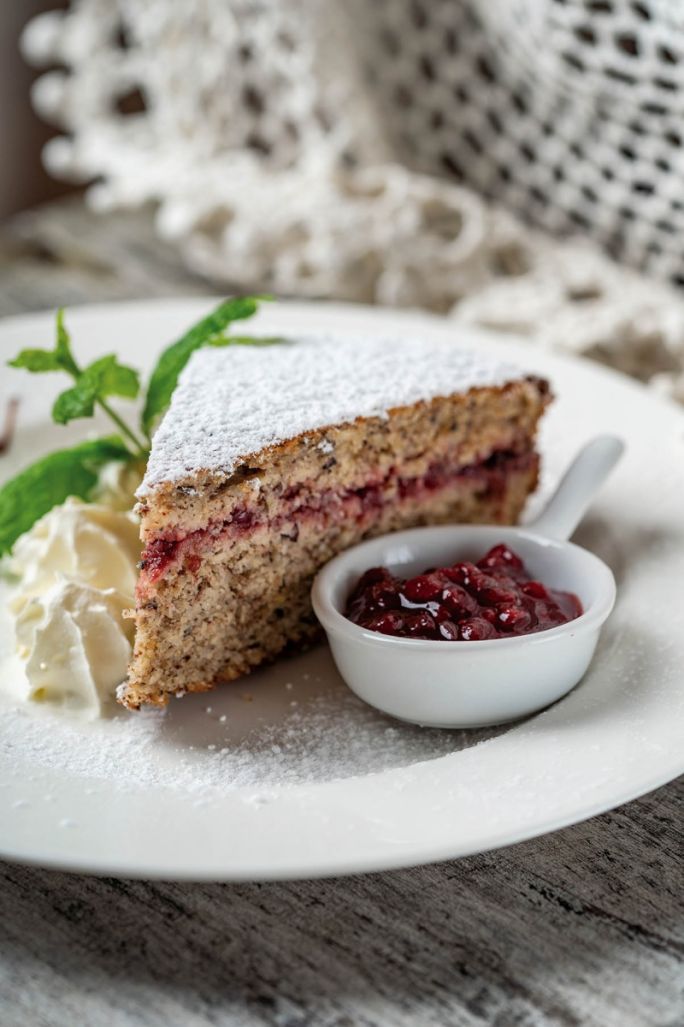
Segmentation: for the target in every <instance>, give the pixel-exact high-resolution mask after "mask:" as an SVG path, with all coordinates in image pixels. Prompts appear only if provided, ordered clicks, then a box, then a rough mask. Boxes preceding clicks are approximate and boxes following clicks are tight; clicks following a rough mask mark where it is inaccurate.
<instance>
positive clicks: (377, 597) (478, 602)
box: [345, 545, 583, 642]
mask: <svg viewBox="0 0 684 1027" xmlns="http://www.w3.org/2000/svg"><path fill="white" fill-rule="evenodd" d="M582 612H583V610H582V604H581V602H580V600H579V599H578V597H577V596H576V595H574V594H573V593H572V592H561V591H559V590H557V589H553V588H547V586H546V585H544V584H542V582H541V581H536V580H535V579H533V578H531V577H530V575H529V572H528V571H527V569H526V568H525V565H524V564H523V562H522V560H521V559H520V557H519V556H516V554H515V553H514V552H513V551H512V550H511V549H509V548H508V546H505V545H498V546H494V548H493V549H490V551H489V552H488V553H487V554H486V555H485V556H483V557H482V559H481V560H478V562H477V563H470V562H469V561H461V562H459V563H454V564H452V565H451V566H449V567H438V568H434V569H431V570H428V571H425V572H424V573H423V574H418V575H417V576H416V577H413V578H408V579H402V578H396V577H394V576H393V575H392V574H391V573H390V572H389V570H388V569H387V568H386V567H372V568H371V569H370V570H368V571H366V573H365V574H363V575H362V577H361V578H360V579H359V581H358V582H357V584H356V586H355V587H354V589H353V591H352V593H351V595H350V596H349V599H348V600H347V607H346V610H345V616H346V617H348V618H349V620H351V621H353V622H354V624H358V625H359V626H360V627H363V628H368V629H369V630H370V631H378V632H380V633H381V634H383V635H394V636H395V637H398V638H423V639H432V640H433V641H441V642H445V641H446V642H459V641H461V642H477V641H484V640H485V639H490V638H510V637H511V636H512V635H530V634H533V633H534V632H537V631H546V630H547V629H548V628H555V627H558V625H559V624H567V622H568V621H571V620H575V618H576V617H579V616H580V615H581V614H582Z"/></svg>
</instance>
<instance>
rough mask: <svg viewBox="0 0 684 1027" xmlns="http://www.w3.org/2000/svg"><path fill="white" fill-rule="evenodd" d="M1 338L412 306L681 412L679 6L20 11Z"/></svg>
mask: <svg viewBox="0 0 684 1027" xmlns="http://www.w3.org/2000/svg"><path fill="white" fill-rule="evenodd" d="M0 30H1V31H0V38H1V39H2V58H3V59H2V61H1V62H0V69H1V70H0V112H1V114H2V124H3V130H4V139H5V147H4V157H3V162H2V167H1V169H0V219H1V224H0V274H1V275H2V281H1V282H0V313H3V314H8V313H19V312H21V311H23V310H27V309H35V308H39V307H43V308H45V307H52V306H56V305H59V304H66V305H69V304H73V303H81V302H89V301H94V300H103V299H112V300H114V299H125V298H133V297H137V296H146V297H147V296H163V295H178V294H179V293H186V294H189V293H206V292H217V291H220V292H228V291H240V292H242V291H252V290H268V291H272V292H275V293H276V294H279V295H282V296H286V297H301V298H307V299H337V300H345V301H355V302H363V303H378V304H386V305H393V306H405V307H414V308H415V307H419V308H423V309H426V310H430V311H433V312H436V313H439V314H443V315H446V316H449V317H452V318H453V319H454V320H455V321H456V322H460V323H468V324H479V325H485V326H487V327H493V328H496V329H498V330H501V331H506V332H515V333H522V334H523V335H524V336H525V337H527V338H529V339H530V340H531V341H533V342H536V343H537V344H541V345H549V346H554V347H558V348H562V349H566V350H571V351H573V352H580V353H584V354H588V355H590V356H592V357H594V358H596V359H599V360H601V361H603V362H605V363H608V364H610V365H612V366H614V367H617V368H619V369H621V370H624V371H626V372H628V373H630V374H633V375H636V376H637V377H639V378H640V379H642V380H644V381H648V382H649V383H651V384H652V385H653V387H654V388H657V389H659V390H660V391H662V392H664V393H666V394H668V395H670V396H672V397H674V398H676V399H681V400H684V299H683V296H682V289H683V288H684V247H682V244H681V238H682V230H683V229H684V190H683V188H682V182H683V181H684V120H683V115H684V9H682V7H681V5H679V4H677V3H673V2H671V0H639V2H633V0H375V2H374V3H372V4H369V3H367V2H364V0H347V2H346V3H345V4H339V3H335V2H334V0H204V2H203V3H201V4H181V3H177V2H175V0H144V2H142V3H137V4H135V3H130V2H129V0H71V2H66V0H65V2H63V3H61V4H60V3H59V2H57V0H47V2H41V0H13V3H11V4H6V5H3V7H2V10H1V11H0Z"/></svg>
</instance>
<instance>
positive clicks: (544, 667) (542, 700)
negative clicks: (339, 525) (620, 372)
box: [312, 436, 624, 728]
mask: <svg viewBox="0 0 684 1027" xmlns="http://www.w3.org/2000/svg"><path fill="white" fill-rule="evenodd" d="M623 449H624V446H623V443H622V442H621V441H620V440H619V439H616V438H613V437H612V436H601V437H599V438H596V439H594V440H593V441H591V442H589V443H588V444H587V445H586V446H585V447H584V449H583V450H582V451H581V452H580V453H579V455H578V456H577V457H576V458H575V460H574V462H573V463H572V465H571V466H570V468H569V469H568V471H567V472H566V473H565V475H564V477H563V479H562V481H561V482H560V484H559V486H558V488H557V489H556V492H555V493H554V495H553V496H552V498H551V500H550V501H549V503H548V505H547V506H546V508H545V510H544V511H543V513H542V514H541V515H540V516H539V517H538V518H537V519H536V520H535V521H534V522H533V523H532V524H529V525H526V526H525V527H504V526H499V525H496V526H479V525H473V524H463V525H446V526H440V527H434V528H429V527H428V528H413V529H410V530H408V531H399V532H396V533H394V534H391V535H384V536H382V537H380V538H375V539H370V540H369V541H367V542H362V543H360V544H359V545H357V546H353V547H352V548H351V549H348V550H346V551H345V552H344V553H341V554H340V555H339V556H337V557H335V558H334V559H333V560H331V561H330V563H328V564H326V566H325V567H324V568H323V569H322V570H321V571H320V572H319V574H318V575H317V577H316V579H315V581H314V584H313V588H312V600H313V607H314V610H315V612H316V616H317V617H318V619H319V621H320V622H321V624H322V625H323V627H324V629H325V631H326V634H327V636H328V641H329V643H330V648H331V650H332V654H333V658H334V660H335V663H336V665H337V668H338V670H339V672H340V674H341V675H342V677H343V678H344V680H345V681H346V683H347V684H348V685H349V687H350V688H351V689H352V691H354V692H355V693H356V694H357V695H358V696H359V697H360V698H361V699H363V700H365V702H367V703H370V705H371V706H375V707H376V708H377V709H379V710H382V711H383V712H384V713H389V714H390V715H391V716H393V717H397V718H399V719H400V720H405V721H410V722H411V723H414V724H420V725H423V726H426V727H451V728H467V727H484V726H486V725H490V724H502V723H505V722H506V721H510V720H516V719H518V718H519V717H524V716H527V715H529V714H531V713H534V712H536V711H537V710H540V709H542V708H543V707H544V706H548V705H549V704H550V703H553V702H555V701H556V700H557V699H560V698H561V696H563V695H566V693H567V692H569V691H570V690H571V689H572V688H574V686H575V685H576V684H577V683H578V682H579V681H580V680H581V679H582V677H583V676H584V674H585V672H586V670H587V668H588V666H589V664H590V662H591V659H592V656H593V655H594V650H595V648H596V644H597V642H598V638H599V634H600V631H601V627H602V626H603V624H604V623H605V621H606V619H607V617H608V616H609V614H610V612H611V610H612V609H613V605H614V603H615V579H614V578H613V574H612V572H611V570H610V569H609V568H608V567H607V566H606V564H605V563H603V561H602V560H599V558H598V557H596V556H594V555H593V553H590V552H589V551H588V550H586V549H582V548H581V547H580V546H576V545H574V544H573V543H571V542H568V541H567V539H568V538H569V536H570V535H571V534H572V532H573V531H574V529H575V527H576V526H577V524H578V523H579V521H580V519H581V517H582V515H583V514H584V512H585V510H586V509H587V507H588V505H589V503H590V502H591V500H592V498H593V497H594V495H595V493H596V491H597V490H598V488H599V487H600V485H601V484H602V483H603V481H604V480H605V478H606V477H607V476H608V474H609V473H610V471H611V470H612V468H613V467H614V466H615V464H616V463H617V461H618V460H619V458H620V456H621V454H622V452H623ZM499 542H502V543H504V544H505V545H508V546H510V547H511V549H513V550H514V551H515V552H516V553H517V554H518V556H520V557H521V558H522V560H523V562H524V564H525V566H526V567H527V569H528V570H529V571H530V574H531V576H532V577H534V578H536V579H538V580H539V581H542V582H543V583H544V584H545V585H546V586H547V587H550V588H554V589H561V590H563V591H567V592H574V593H575V594H576V595H577V596H579V598H580V600H581V603H582V608H583V611H584V612H583V613H582V614H581V616H579V617H577V618H576V619H575V620H572V621H569V622H568V623H567V624H561V625H560V626H558V627H555V628H550V629H548V630H545V631H539V632H536V633H533V634H528V635H518V636H515V637H511V638H493V639H487V640H484V641H471V642H466V641H457V642H447V641H432V640H427V639H411V638H397V637H394V636H390V635H383V634H380V633H379V632H375V631H370V630H368V629H367V628H364V627H361V626H359V625H357V624H354V623H352V621H350V620H348V619H347V618H346V617H345V616H344V612H343V611H344V609H345V604H346V601H347V597H348V596H349V593H350V592H351V590H352V588H353V587H354V585H355V584H356V582H357V581H358V579H359V578H360V576H361V575H362V574H363V573H364V571H366V570H368V569H369V568H370V567H378V566H384V567H388V568H389V570H390V571H391V572H392V573H393V574H395V575H397V576H399V577H402V578H407V577H412V576H413V575H415V574H420V573H422V572H423V571H424V570H425V569H426V568H427V567H438V566H445V565H449V564H453V563H454V562H456V561H458V560H478V559H480V558H481V557H482V556H484V555H485V553H486V552H487V551H488V550H489V549H491V547H492V546H494V545H496V544H497V543H499Z"/></svg>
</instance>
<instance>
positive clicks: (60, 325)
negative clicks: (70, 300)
mask: <svg viewBox="0 0 684 1027" xmlns="http://www.w3.org/2000/svg"><path fill="white" fill-rule="evenodd" d="M56 332H57V341H56V343H55V354H56V356H57V359H58V360H59V366H60V367H61V368H63V370H65V371H67V372H68V373H69V374H73V375H74V376H76V375H77V374H78V364H77V363H76V361H75V360H74V358H73V354H72V352H71V336H70V335H69V333H68V331H67V330H66V327H65V325H64V307H60V308H59V310H58V311H57V318H56Z"/></svg>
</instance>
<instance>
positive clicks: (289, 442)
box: [120, 337, 550, 708]
mask: <svg viewBox="0 0 684 1027" xmlns="http://www.w3.org/2000/svg"><path fill="white" fill-rule="evenodd" d="M549 398H550V393H549V387H548V385H547V383H546V382H545V381H543V380H542V379H539V378H535V377H529V376H524V375H523V374H521V373H520V371H518V370H517V369H516V368H514V367H511V366H507V365H503V364H501V363H498V362H494V361H492V360H490V359H488V358H486V357H483V356H481V355H480V354H478V353H477V352H476V351H474V350H460V349H458V348H456V347H455V346H454V345H453V344H452V343H451V342H449V341H448V340H445V341H443V342H442V341H435V340H430V341H419V340H416V339H405V338H400V339H356V340H354V339H340V338H333V337H316V338H313V337H307V338H297V339H292V340H287V341H283V342H282V343H280V344H278V345H273V346H264V347H249V346H238V345H236V346H230V347H227V348H223V349H216V348H209V349H204V350H201V351H198V352H197V353H195V355H194V356H193V357H192V359H191V361H190V363H189V364H188V366H187V368H186V369H185V371H184V372H183V374H182V375H181V378H180V381H179V384H178V387H177V389H176V391H175V393H174V396H173V400H172V403H171V407H170V409H169V411H168V413H167V414H166V416H165V418H164V420H163V422H162V424H161V426H160V427H159V430H158V432H157V434H156V436H155V438H154V443H153V447H152V453H151V456H150V460H149V465H148V468H147V473H146V476H145V479H144V481H143V484H142V487H141V489H140V491H139V493H138V497H139V501H140V503H139V509H140V513H141V519H142V526H141V533H142V540H143V543H144V552H143V556H142V562H141V571H140V579H139V582H138V588H137V597H136V613H135V617H136V640H135V651H134V655H133V660H132V663H131V666H130V673H129V677H128V681H127V683H126V685H125V687H124V688H123V689H122V690H121V696H120V698H121V701H122V702H123V703H124V704H125V705H126V706H128V707H131V708H138V707H139V706H140V705H141V704H143V703H155V704H158V705H163V704H165V703H166V702H167V700H168V698H169V696H170V695H174V694H175V695H178V694H182V693H183V692H188V691H201V690H205V689H208V688H211V687H213V686H214V685H216V684H218V683H219V682H222V681H230V680H232V679H234V678H237V677H239V676H240V675H242V674H247V673H248V672H249V671H251V670H252V669H253V668H255V667H258V666H259V665H260V664H261V663H263V662H264V661H266V660H271V659H273V658H274V657H275V656H277V655H278V653H280V652H282V651H283V650H284V649H286V648H287V647H288V646H291V645H301V644H303V643H307V642H309V641H311V640H312V639H314V638H315V637H316V636H317V634H318V626H317V623H316V620H315V617H314V614H313V611H312V609H311V604H310V601H309V589H310V586H311V582H312V579H313V577H314V575H315V573H316V571H317V570H318V569H319V568H320V567H321V566H322V565H323V564H324V563H325V562H326V561H327V560H329V559H330V558H331V557H333V556H334V555H335V554H336V553H338V552H340V550H342V549H345V548H347V547H348V546H351V545H353V544H354V543H356V542H359V541H360V540H361V539H364V538H369V537H370V536H373V535H378V534H381V533H383V532H388V531H395V530H397V529H399V528H406V527H410V526H413V525H418V524H439V523H444V522H459V521H470V522H482V523H501V524H507V523H512V522H515V521H516V520H517V518H518V516H519V514H520V512H521V510H522V508H523V505H524V503H525V500H526V498H527V496H528V494H529V492H530V491H531V490H532V489H533V488H534V487H535V485H536V482H537V476H538V464H539V458H538V455H537V453H536V451H535V434H536V428H537V422H538V420H539V417H540V415H541V413H542V412H543V410H544V408H545V406H546V405H547V403H548V402H549Z"/></svg>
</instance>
